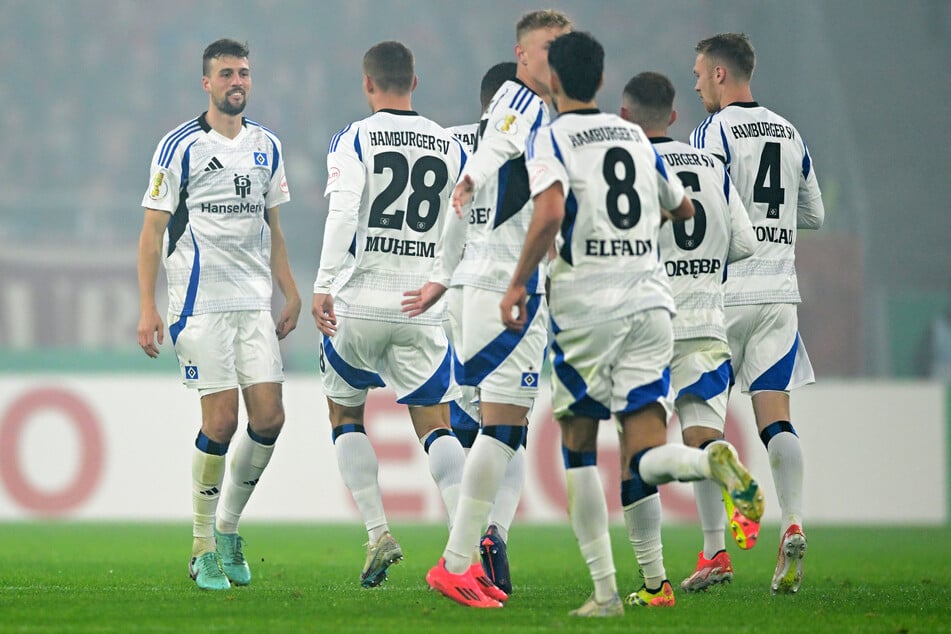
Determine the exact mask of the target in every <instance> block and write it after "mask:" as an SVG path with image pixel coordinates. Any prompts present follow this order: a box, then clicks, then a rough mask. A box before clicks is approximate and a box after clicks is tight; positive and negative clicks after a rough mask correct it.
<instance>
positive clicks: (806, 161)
mask: <svg viewBox="0 0 951 634" xmlns="http://www.w3.org/2000/svg"><path fill="white" fill-rule="evenodd" d="M802 149H803V150H804V152H803V155H802V177H803V178H809V172H810V171H811V170H812V157H811V156H809V148H808V147H806V144H805V143H803V144H802Z"/></svg>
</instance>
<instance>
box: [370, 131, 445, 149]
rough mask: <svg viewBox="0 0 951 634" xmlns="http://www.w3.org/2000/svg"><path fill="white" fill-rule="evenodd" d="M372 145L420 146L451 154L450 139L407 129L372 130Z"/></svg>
mask: <svg viewBox="0 0 951 634" xmlns="http://www.w3.org/2000/svg"><path fill="white" fill-rule="evenodd" d="M370 145H388V146H390V147H418V148H421V149H423V150H433V151H438V152H442V153H443V154H449V148H450V141H449V139H437V138H436V137H434V136H433V135H431V134H419V133H418V132H407V131H405V130H397V131H393V130H384V131H382V132H372V131H371V132H370Z"/></svg>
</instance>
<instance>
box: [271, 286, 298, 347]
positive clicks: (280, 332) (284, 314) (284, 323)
mask: <svg viewBox="0 0 951 634" xmlns="http://www.w3.org/2000/svg"><path fill="white" fill-rule="evenodd" d="M300 309H301V300H300V295H295V296H294V297H291V298H290V299H288V300H287V303H286V304H284V310H282V311H281V318H280V319H279V320H278V322H277V328H276V330H275V332H276V333H277V338H278V340H281V339H283V338H284V337H286V336H287V335H289V334H290V333H291V331H292V330H294V329H295V328H297V318H298V317H300Z"/></svg>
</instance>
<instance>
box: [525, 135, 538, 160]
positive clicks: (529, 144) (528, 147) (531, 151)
mask: <svg viewBox="0 0 951 634" xmlns="http://www.w3.org/2000/svg"><path fill="white" fill-rule="evenodd" d="M537 136H538V130H532V131H531V132H529V133H528V140H526V141H525V160H526V161H530V160H532V159H533V158H535V138H536V137H537Z"/></svg>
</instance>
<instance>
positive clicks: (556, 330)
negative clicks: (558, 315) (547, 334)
mask: <svg viewBox="0 0 951 634" xmlns="http://www.w3.org/2000/svg"><path fill="white" fill-rule="evenodd" d="M548 321H549V322H550V323H551V334H553V335H557V334H558V333H559V332H561V326H559V325H558V324H557V323H556V322H555V318H554V317H552V316H551V315H549V316H548Z"/></svg>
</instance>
